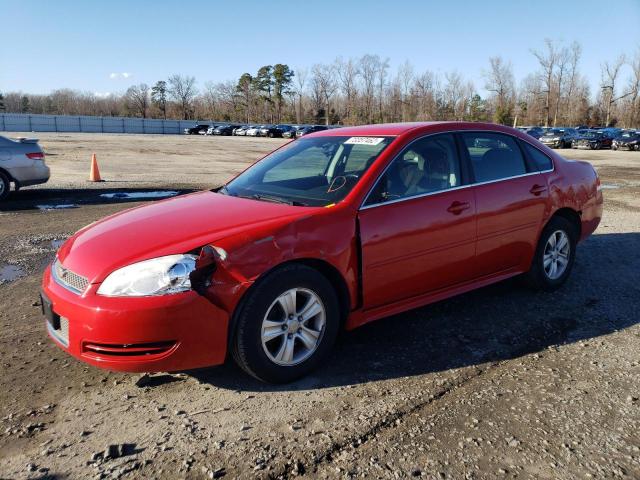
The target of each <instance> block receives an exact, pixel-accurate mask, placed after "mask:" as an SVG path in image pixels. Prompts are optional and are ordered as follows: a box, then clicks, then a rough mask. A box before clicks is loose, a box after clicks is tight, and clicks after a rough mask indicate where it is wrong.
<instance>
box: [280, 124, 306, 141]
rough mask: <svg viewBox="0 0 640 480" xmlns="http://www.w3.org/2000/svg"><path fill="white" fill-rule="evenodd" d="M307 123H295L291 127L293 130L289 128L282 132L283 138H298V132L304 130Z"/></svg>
mask: <svg viewBox="0 0 640 480" xmlns="http://www.w3.org/2000/svg"><path fill="white" fill-rule="evenodd" d="M305 127H306V126H305V125H294V126H292V127H291V130H287V131H286V132H282V137H283V138H296V137H298V136H299V135H298V133H299V132H300V131H301V130H303V129H304V128H305Z"/></svg>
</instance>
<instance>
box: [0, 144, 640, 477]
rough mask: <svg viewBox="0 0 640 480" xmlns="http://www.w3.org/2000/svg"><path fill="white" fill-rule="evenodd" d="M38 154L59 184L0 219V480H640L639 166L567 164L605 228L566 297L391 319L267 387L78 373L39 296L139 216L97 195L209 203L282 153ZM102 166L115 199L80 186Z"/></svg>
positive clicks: (473, 298) (472, 302)
mask: <svg viewBox="0 0 640 480" xmlns="http://www.w3.org/2000/svg"><path fill="white" fill-rule="evenodd" d="M37 136H38V137H40V139H41V144H42V145H43V146H44V148H45V149H46V152H47V154H48V157H47V159H48V163H49V165H50V166H51V168H52V173H53V177H52V180H51V182H50V183H49V184H47V185H44V186H42V187H37V188H31V189H25V190H23V191H22V192H20V193H19V194H18V195H14V196H13V197H12V199H11V200H10V201H8V202H6V203H5V204H3V205H2V206H0V326H1V329H0V364H1V367H0V418H1V424H0V478H89V477H91V478H121V477H124V478H193V479H198V478H220V477H223V476H224V477H225V478H236V477H242V478H255V477H258V478H289V477H293V476H303V477H308V478H351V477H363V478H365V477H371V478H407V477H420V476H421V477H424V478H455V479H458V478H515V477H517V478H550V479H551V478H640V398H639V397H640V354H639V352H640V325H639V322H640V315H639V309H638V303H639V301H640V273H639V272H640V153H636V152H611V151H598V152H583V151H580V152H578V151H574V150H565V151H564V152H563V154H565V155H566V156H567V157H571V158H583V159H587V160H590V161H592V162H593V164H594V165H595V166H596V167H597V168H598V170H599V172H600V175H601V177H602V180H603V183H604V185H605V215H604V218H603V221H602V223H601V225H600V228H599V229H598V231H597V232H596V235H594V236H593V237H591V238H590V239H588V240H587V241H586V242H584V243H583V244H582V245H581V246H580V247H579V250H578V257H577V262H576V266H575V269H574V271H573V275H572V278H571V279H570V281H569V282H568V284H567V285H566V286H565V287H564V288H562V289H561V290H559V291H558V292H555V293H552V294H546V293H545V294H543V293H533V292H531V291H529V290H527V289H526V288H524V287H522V286H520V284H519V283H518V282H517V281H509V282H505V283H502V284H498V285H494V286H491V287H488V288H484V289H482V290H478V291H475V292H472V293H469V294H466V295H463V296H460V297H457V298H454V299H450V300H447V301H444V302H440V303H438V304H435V305H431V306H428V307H425V308H421V309H418V310H414V311H411V312H408V313H405V314H402V315H398V316H395V317H391V318H387V319H384V320H382V321H379V322H376V323H375V324H372V325H369V326H365V327H363V328H361V329H359V330H357V331H354V332H350V333H346V334H344V335H343V336H342V337H341V338H340V340H339V342H338V345H337V347H336V348H335V350H334V352H333V355H332V357H331V359H330V361H329V362H328V364H327V365H326V366H325V367H324V368H322V369H321V370H319V371H317V372H315V373H314V374H313V375H312V376H310V377H308V378H306V379H304V380H302V381H300V382H297V383H295V384H292V385H286V386H279V387H273V386H269V385H264V384H260V383H258V382H256V381H254V380H252V379H250V378H248V377H247V376H246V375H244V374H242V373H241V372H240V371H239V370H238V369H237V368H236V367H235V366H234V365H233V364H232V363H228V364H227V365H224V366H221V367H216V368H210V369H205V370H200V371H193V372H185V373H182V374H172V375H169V374H156V375H152V376H150V377H148V376H140V375H126V374H118V373H109V372H106V371H102V370H98V369H96V368H93V367H88V366H85V365H84V364H82V363H80V362H78V361H76V360H74V359H72V358H70V357H69V356H67V355H66V354H65V353H63V352H62V351H61V350H59V349H58V348H57V347H55V346H54V345H53V344H52V342H51V341H49V340H48V338H47V335H46V333H45V327H44V321H43V319H42V317H41V314H40V307H39V305H38V286H39V281H40V277H41V273H42V270H43V268H44V266H45V265H46V263H47V262H49V261H50V260H51V259H52V257H53V254H54V251H55V249H56V248H57V246H58V245H59V242H60V241H61V240H63V239H65V238H66V237H68V236H69V235H70V234H71V233H72V232H74V231H75V230H77V229H79V228H80V227H82V226H84V225H86V224H88V223H90V222H92V221H94V220H96V219H98V218H100V217H103V216H105V215H107V214H110V213H113V212H116V211H119V210H121V209H124V208H128V207H131V206H133V205H138V203H135V202H128V201H127V200H125V199H123V198H118V197H116V198H114V199H104V198H102V197H100V196H99V194H100V193H105V191H109V192H140V191H145V190H151V191H157V190H179V191H189V190H193V189H198V188H204V187H207V186H210V185H214V184H217V183H220V182H221V181H223V180H224V179H225V178H228V176H230V175H231V174H232V173H234V172H236V171H238V170H240V169H242V168H243V167H244V166H245V165H246V164H247V163H248V162H250V161H252V160H255V159H256V158H257V157H259V156H261V155H262V154H263V153H266V152H267V151H269V150H271V149H272V148H275V147H276V146H277V145H279V144H280V143H281V142H282V141H281V140H280V141H278V140H266V139H248V138H201V137H174V136H166V137H164V136H151V135H147V136H134V135H92V134H84V135H83V134H69V135H62V134H38V135H37ZM93 152H95V153H96V154H97V155H98V160H99V162H100V168H101V171H102V174H103V177H104V178H106V179H107V182H104V183H101V184H88V183H87V182H86V181H85V178H86V176H87V174H88V169H89V158H90V155H91V153H93ZM63 204H72V205H75V206H76V208H72V209H63V210H56V209H45V210H41V209H38V208H37V207H36V206H37V205H49V206H56V205H63ZM109 449H110V450H111V453H112V456H116V457H118V458H114V459H106V460H105V459H104V458H103V457H104V456H105V455H104V454H103V452H105V450H109Z"/></svg>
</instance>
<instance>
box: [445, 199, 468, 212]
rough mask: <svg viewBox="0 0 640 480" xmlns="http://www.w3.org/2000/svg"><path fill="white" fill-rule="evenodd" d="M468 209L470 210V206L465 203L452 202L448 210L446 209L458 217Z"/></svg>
mask: <svg viewBox="0 0 640 480" xmlns="http://www.w3.org/2000/svg"><path fill="white" fill-rule="evenodd" d="M469 208H471V205H469V204H468V203H467V202H453V203H452V204H451V205H449V208H447V212H449V213H453V214H454V215H460V214H461V213H462V212H464V211H465V210H467V209H469Z"/></svg>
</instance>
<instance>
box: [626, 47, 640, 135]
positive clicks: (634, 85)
mask: <svg viewBox="0 0 640 480" xmlns="http://www.w3.org/2000/svg"><path fill="white" fill-rule="evenodd" d="M629 64H630V65H631V69H632V76H631V78H630V79H629V87H628V88H629V93H630V96H631V99H630V105H629V107H630V110H631V111H630V113H629V126H637V125H638V123H637V120H638V117H640V48H638V49H637V50H636V53H635V56H634V57H633V59H632V60H631V62H629Z"/></svg>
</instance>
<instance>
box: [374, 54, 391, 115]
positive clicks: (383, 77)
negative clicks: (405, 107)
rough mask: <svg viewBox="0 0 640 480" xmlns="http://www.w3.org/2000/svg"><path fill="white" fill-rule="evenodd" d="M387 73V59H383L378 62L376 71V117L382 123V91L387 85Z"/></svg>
mask: <svg viewBox="0 0 640 480" xmlns="http://www.w3.org/2000/svg"><path fill="white" fill-rule="evenodd" d="M388 72H389V59H388V58H385V59H384V60H380V62H379V63H378V69H377V71H376V76H377V79H378V116H379V117H380V122H384V109H383V108H382V105H383V103H384V89H385V87H386V85H387V75H388Z"/></svg>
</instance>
